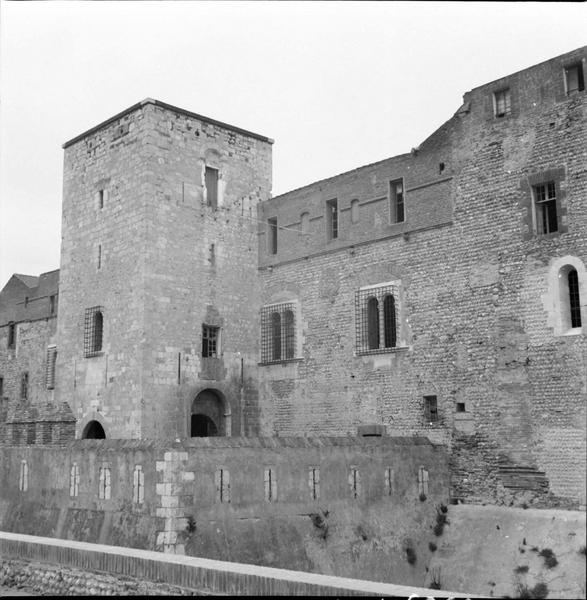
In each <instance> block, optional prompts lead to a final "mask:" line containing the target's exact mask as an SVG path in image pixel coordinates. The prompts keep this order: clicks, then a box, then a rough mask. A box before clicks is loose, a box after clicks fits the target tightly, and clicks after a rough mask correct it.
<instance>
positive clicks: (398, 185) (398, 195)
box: [389, 179, 404, 223]
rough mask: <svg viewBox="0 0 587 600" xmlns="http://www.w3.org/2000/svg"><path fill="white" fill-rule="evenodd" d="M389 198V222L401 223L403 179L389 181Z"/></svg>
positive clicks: (402, 217) (402, 216)
mask: <svg viewBox="0 0 587 600" xmlns="http://www.w3.org/2000/svg"><path fill="white" fill-rule="evenodd" d="M389 199H390V204H391V207H390V208H391V222H392V223H402V222H403V220H404V180H403V179H397V180H395V181H390V182H389Z"/></svg>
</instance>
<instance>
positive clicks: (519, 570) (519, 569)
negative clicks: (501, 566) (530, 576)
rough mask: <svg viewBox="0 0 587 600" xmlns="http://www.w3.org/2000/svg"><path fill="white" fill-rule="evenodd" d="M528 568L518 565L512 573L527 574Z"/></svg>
mask: <svg viewBox="0 0 587 600" xmlns="http://www.w3.org/2000/svg"><path fill="white" fill-rule="evenodd" d="M529 568H530V567H528V565H518V566H517V567H516V568H515V569H514V573H527V572H528V569H529Z"/></svg>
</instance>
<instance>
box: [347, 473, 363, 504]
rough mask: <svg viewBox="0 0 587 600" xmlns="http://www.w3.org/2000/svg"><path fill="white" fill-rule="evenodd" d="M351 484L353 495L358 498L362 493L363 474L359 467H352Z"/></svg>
mask: <svg viewBox="0 0 587 600" xmlns="http://www.w3.org/2000/svg"><path fill="white" fill-rule="evenodd" d="M349 486H350V488H351V496H352V497H353V498H355V499H357V498H358V497H359V496H360V495H361V475H360V474H359V469H358V468H357V467H351V470H350V473H349Z"/></svg>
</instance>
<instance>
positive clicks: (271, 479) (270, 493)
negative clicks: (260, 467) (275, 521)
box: [263, 469, 277, 502]
mask: <svg viewBox="0 0 587 600" xmlns="http://www.w3.org/2000/svg"><path fill="white" fill-rule="evenodd" d="M263 483H264V488H265V501H266V502H275V501H276V500H277V477H276V475H275V469H265V472H264V479H263Z"/></svg>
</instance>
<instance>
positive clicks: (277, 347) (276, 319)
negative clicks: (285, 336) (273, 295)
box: [271, 312, 281, 360]
mask: <svg viewBox="0 0 587 600" xmlns="http://www.w3.org/2000/svg"><path fill="white" fill-rule="evenodd" d="M271 345H272V350H273V351H272V357H271V358H272V360H281V315H280V314H279V313H278V312H274V313H272V314H271Z"/></svg>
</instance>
